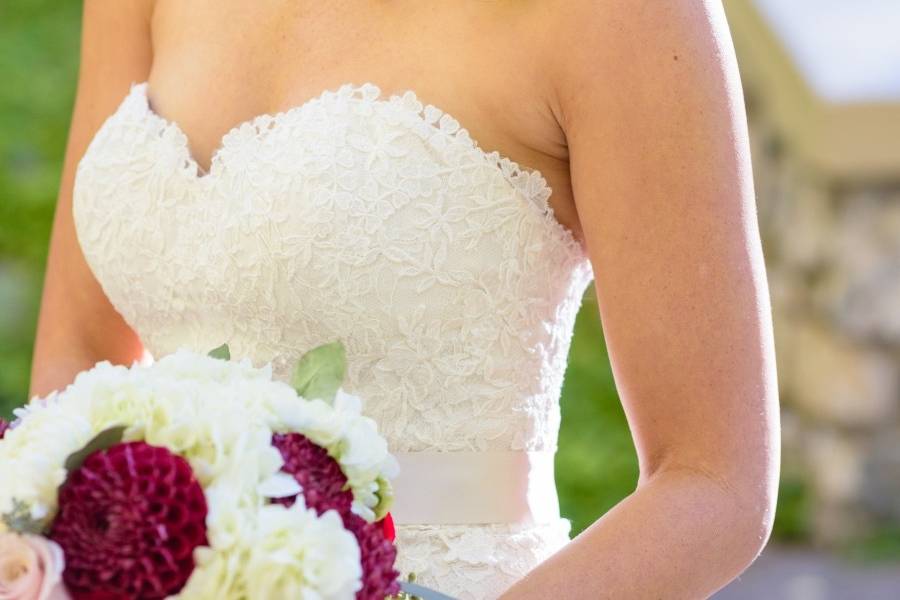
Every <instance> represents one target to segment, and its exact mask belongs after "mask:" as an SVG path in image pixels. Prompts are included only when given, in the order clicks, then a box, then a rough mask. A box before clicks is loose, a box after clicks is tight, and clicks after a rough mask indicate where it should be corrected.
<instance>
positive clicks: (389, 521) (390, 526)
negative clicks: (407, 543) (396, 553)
mask: <svg viewBox="0 0 900 600" xmlns="http://www.w3.org/2000/svg"><path fill="white" fill-rule="evenodd" d="M381 528H382V531H384V537H385V538H387V539H388V541H391V542H393V541H394V540H396V539H397V530H396V529H395V528H394V517H392V516H391V513H388V514H386V515H384V518H383V519H382V520H381Z"/></svg>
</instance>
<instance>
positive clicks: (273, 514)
mask: <svg viewBox="0 0 900 600" xmlns="http://www.w3.org/2000/svg"><path fill="white" fill-rule="evenodd" d="M361 588H362V566H361V564H360V551H359V545H358V544H357V542H356V538H355V537H354V536H353V534H352V533H350V532H349V531H347V530H346V529H344V526H343V522H342V520H341V517H340V515H338V513H337V512H335V511H334V510H329V511H326V512H324V513H322V515H320V516H317V515H316V512H315V510H313V509H311V508H306V507H305V506H304V504H303V502H295V503H294V504H293V506H291V507H290V508H286V507H284V506H281V505H279V504H270V505H268V506H265V507H263V508H262V509H261V510H260V512H259V522H258V526H257V530H256V535H255V538H254V540H253V543H252V544H251V545H250V549H249V556H248V560H247V568H246V590H247V593H248V596H249V597H250V598H298V599H305V598H309V599H313V598H323V599H334V600H339V599H341V598H348V599H352V598H354V597H355V596H356V592H357V591H358V590H360V589H361Z"/></svg>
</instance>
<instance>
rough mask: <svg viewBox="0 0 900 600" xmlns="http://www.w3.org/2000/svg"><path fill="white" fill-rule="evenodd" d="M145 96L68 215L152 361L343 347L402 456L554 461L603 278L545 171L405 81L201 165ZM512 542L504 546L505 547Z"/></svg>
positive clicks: (318, 102)
mask: <svg viewBox="0 0 900 600" xmlns="http://www.w3.org/2000/svg"><path fill="white" fill-rule="evenodd" d="M147 86H148V84H147V82H143V83H133V84H132V85H131V88H130V90H129V92H128V94H127V95H126V97H125V98H124V99H123V100H122V102H121V104H120V105H119V106H118V107H117V108H116V110H115V112H114V113H113V114H112V115H110V116H109V118H108V119H107V120H106V121H105V122H104V123H103V124H102V125H101V127H100V128H99V130H98V131H97V133H96V135H95V136H94V138H93V139H92V140H91V142H90V144H89V146H88V148H87V150H86V152H85V154H84V156H83V157H82V159H81V160H80V162H79V163H78V166H77V171H76V176H75V181H74V187H73V214H74V219H75V225H76V230H77V235H78V239H79V242H80V244H81V248H82V250H83V252H84V256H85V258H86V260H87V262H88V264H89V266H90V268H91V269H92V271H93V273H94V274H95V276H96V278H97V280H98V281H99V283H100V285H101V286H102V288H103V290H104V292H105V293H106V295H107V296H108V297H109V299H110V301H111V302H112V304H113V305H114V306H115V308H116V309H117V310H118V311H119V312H120V313H121V315H122V316H123V318H124V319H125V320H126V322H128V324H129V325H130V326H131V327H133V328H134V330H135V331H136V332H137V333H138V334H139V335H140V337H141V340H142V341H143V343H144V345H145V347H146V348H147V349H148V351H149V352H150V353H151V354H152V355H153V356H161V355H163V354H167V353H170V352H172V351H174V350H176V349H177V348H179V347H188V348H192V349H195V350H198V351H207V350H209V349H211V348H214V347H216V346H218V345H220V344H222V343H223V342H227V343H228V345H229V347H230V349H231V353H232V355H233V356H238V357H249V358H250V359H251V360H252V361H253V362H254V363H256V364H262V363H266V362H271V363H272V366H273V373H274V375H275V376H276V377H278V378H280V379H284V380H287V379H288V378H289V375H290V373H289V369H290V367H291V365H293V363H294V362H295V360H296V359H297V357H298V356H299V355H300V354H301V353H302V352H304V351H305V350H307V349H309V348H311V347H314V346H316V345H319V344H321V343H325V342H329V341H332V340H335V339H341V340H342V341H343V342H344V345H345V347H346V350H347V361H348V372H347V377H346V381H345V386H344V387H345V389H347V391H349V392H351V393H354V394H357V395H359V396H360V397H361V398H363V399H364V402H365V411H366V413H367V414H368V415H370V416H371V417H373V418H374V419H375V420H376V421H377V422H378V424H379V427H380V430H381V431H382V432H383V433H384V434H385V436H386V438H387V440H388V443H389V444H390V446H391V449H392V450H393V451H395V452H399V453H406V452H423V451H436V452H486V451H491V452H497V451H499V452H504V451H516V450H521V451H531V452H553V451H555V448H556V440H557V430H558V426H559V416H560V415H559V393H560V389H561V386H562V380H563V375H564V372H565V368H566V359H567V355H568V350H569V346H570V339H571V335H572V328H573V325H574V320H575V316H576V313H577V312H578V309H579V307H580V305H581V300H582V297H583V294H584V292H585V289H586V287H587V286H588V284H589V283H590V281H591V280H592V278H593V271H592V268H591V264H590V262H589V260H588V257H587V254H586V252H585V250H584V248H583V247H582V245H581V244H580V243H579V242H578V241H577V240H576V239H575V238H574V236H573V235H572V234H571V232H570V231H569V230H568V229H567V228H565V227H564V226H562V225H561V224H560V223H559V222H558V221H557V220H556V219H555V217H554V215H553V212H552V209H551V208H550V205H549V203H548V199H549V197H550V195H551V189H550V187H549V185H548V184H547V182H546V180H545V178H544V177H543V176H542V175H541V173H540V172H539V171H537V170H529V169H526V168H523V167H521V166H520V165H518V164H516V163H515V162H513V161H512V160H510V159H508V158H506V157H504V156H501V155H500V154H499V153H498V152H496V151H495V152H486V151H484V150H482V149H481V148H480V147H479V146H478V144H477V143H476V142H475V141H474V140H473V139H472V138H470V137H469V134H468V132H467V130H466V129H465V128H463V127H461V126H460V124H459V123H458V122H457V121H456V120H455V119H454V118H453V117H452V116H450V115H449V114H447V113H446V112H444V111H442V110H441V109H439V108H437V107H435V106H433V105H428V104H424V103H423V102H422V101H420V100H419V99H418V98H417V96H416V94H415V93H414V92H413V91H411V90H406V91H404V92H402V93H398V94H393V95H391V96H390V97H384V96H383V95H382V93H381V90H380V89H379V87H378V86H377V85H375V84H373V83H363V84H359V85H356V84H350V83H348V84H344V85H342V86H341V87H339V88H337V89H334V90H327V91H325V92H323V93H321V94H320V95H319V96H317V97H315V98H312V99H310V100H308V101H307V102H305V103H303V104H302V105H299V106H297V107H295V108H292V109H290V110H287V111H285V112H281V113H277V114H274V115H268V114H267V115H260V116H258V117H255V118H253V119H252V120H248V121H246V122H243V123H241V124H239V125H237V126H235V127H234V128H232V129H231V130H230V131H229V132H228V133H227V134H226V135H225V136H224V137H223V138H222V140H221V143H220V145H219V148H218V149H217V150H216V152H215V154H214V156H213V159H212V162H211V166H210V169H209V172H208V173H204V172H203V171H202V170H201V169H200V167H199V165H198V164H197V162H196V161H195V160H194V159H193V157H192V156H191V153H190V151H189V149H188V147H189V146H188V140H187V137H186V136H185V134H184V132H183V131H182V130H181V129H180V128H179V126H178V125H177V124H176V123H174V122H171V121H168V120H167V119H165V118H163V117H162V116H160V115H159V114H157V113H156V112H155V111H154V110H153V108H152V107H151V105H150V102H149V100H148V96H147ZM401 468H402V462H401ZM548 485H550V486H552V485H553V483H552V474H551V475H550V481H549V482H548ZM557 525H558V524H555V523H554V524H551V525H550V526H552V527H554V528H557V529H555V531H558V526H557ZM491 527H492V529H491V530H490V531H491V535H494V534H497V535H500V534H502V531H505V530H502V527H501V530H502V531H501V530H498V529H497V527H498V526H493V525H492V526H491ZM416 531H420V530H416ZM444 531H445V532H446V531H449V530H444ZM473 531H474V530H473V529H471V528H469V529H466V528H462V529H459V531H458V533H459V534H460V535H462V536H463V537H464V538H465V537H466V536H469V537H468V538H467V539H469V541H470V542H471V541H472V540H471V535H470V534H471V533H472V532H473ZM485 531H487V530H485ZM498 531H500V533H497V532H498ZM412 532H413V528H410V529H409V532H408V534H409V535H410V536H412V535H413V533H412ZM426 534H427V533H423V534H422V535H426ZM427 535H431V536H432V537H430V538H428V539H427V541H428V544H431V545H433V544H438V542H437V538H435V537H434V535H436V534H435V533H434V532H432V534H427ZM485 535H487V533H485ZM502 535H503V540H504V541H503V542H502V543H500V542H497V543H498V544H500V545H499V546H496V547H498V548H500V547H501V546H502V545H503V544H509V543H512V542H511V541H510V540H513V539H514V538H513V537H510V536H509V535H506V534H502ZM521 535H525V537H528V536H529V535H531V534H529V533H527V532H526V533H524V534H521ZM554 535H556V534H554ZM533 537H534V536H532V537H531V538H529V539H531V540H532V541H530V542H528V543H527V544H526V545H529V544H530V545H531V546H533V547H540V546H541V544H540V543H538V542H535V541H534V539H532V538H533ZM410 539H411V538H410ZM419 539H420V541H421V540H422V539H424V538H419ZM535 539H536V538H535ZM554 539H556V538H554ZM400 541H401V542H402V541H403V532H400ZM448 544H449V543H448ZM448 544H444V543H443V542H441V543H440V544H438V546H439V547H440V548H445V549H446V548H448V547H449V545H448ZM477 545H478V544H476V546H477ZM547 548H549V547H545V548H544V550H547ZM483 550H484V549H482V551H483ZM498 551H499V550H498ZM441 552H446V550H441ZM535 552H536V553H537V554H540V552H541V551H538V550H536V551H534V552H532V551H531V550H529V553H530V554H529V556H532V555H534V556H537V554H535ZM423 553H424V549H423V550H421V552H419V555H417V556H416V557H415V558H416V559H417V560H419V559H421V560H422V561H424V562H423V563H422V565H421V568H423V569H425V568H427V564H426V563H427V558H426V557H424V556H423V555H422V554H423ZM545 553H546V552H545ZM444 559H446V560H447V561H449V562H447V564H448V565H449V564H450V562H452V561H450V560H449V558H448V557H446V556H445V557H444ZM444 559H442V560H444ZM529 560H530V559H529ZM476 562H477V561H476ZM514 562H515V561H513V563H514ZM520 562H521V564H520V565H519V567H516V568H517V569H519V570H521V568H524V567H522V566H521V565H524V564H525V563H527V562H529V561H528V560H524V561H520ZM532 562H533V560H532ZM513 563H510V564H513ZM479 564H480V563H479ZM447 568H450V567H447ZM497 568H498V569H499V568H500V567H497ZM510 568H512V567H510ZM445 576H446V573H445ZM426 581H427V578H426ZM497 589H499V588H497ZM460 595H461V596H465V594H463V593H462V592H460ZM471 597H475V596H471Z"/></svg>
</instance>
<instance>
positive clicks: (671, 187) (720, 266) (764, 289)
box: [503, 0, 780, 600]
mask: <svg viewBox="0 0 900 600" xmlns="http://www.w3.org/2000/svg"><path fill="white" fill-rule="evenodd" d="M567 7H569V8H568V9H567V10H566V11H565V17H564V18H563V19H562V20H561V21H560V27H564V28H565V35H566V39H571V40H577V43H573V44H567V45H566V46H565V49H564V50H560V51H559V54H558V59H559V60H558V62H557V64H556V65H555V66H554V68H555V71H551V73H555V75H553V76H554V77H558V81H557V90H558V103H559V105H558V107H557V108H558V109H559V110H558V114H560V115H562V116H563V119H562V120H563V123H562V126H563V128H564V130H565V131H566V137H567V139H568V145H569V153H570V168H571V175H572V183H573V189H574V194H575V201H576V206H577V209H578V213H579V216H580V220H581V223H582V227H583V230H584V234H585V239H586V242H587V244H588V247H589V253H590V258H591V260H592V263H593V267H594V273H595V275H596V277H595V280H596V282H595V287H596V291H597V298H598V301H599V306H600V315H601V318H602V323H603V330H604V334H605V338H606V343H607V346H608V349H609V355H610V361H611V365H612V367H613V372H614V375H615V380H616V385H617V388H618V390H619V394H620V396H621V398H622V402H623V405H624V408H625V412H626V415H627V418H628V423H629V425H630V427H631V430H632V433H633V436H634V439H635V443H636V447H637V450H638V455H639V464H640V479H639V481H638V485H637V489H636V490H635V491H634V492H633V493H632V494H630V495H629V496H628V497H627V498H625V499H624V500H623V501H622V502H621V503H619V504H618V505H617V506H615V507H614V508H613V509H612V510H611V511H609V512H608V513H607V514H605V515H604V516H603V517H602V518H601V519H599V520H598V521H597V522H596V523H594V524H593V525H592V526H591V527H589V528H588V529H587V530H585V531H584V532H582V533H581V534H580V535H579V536H577V537H576V538H575V539H574V540H573V541H572V542H571V543H570V544H568V545H567V546H566V547H564V549H562V550H561V551H560V552H558V553H557V554H556V555H554V556H552V557H551V558H550V559H548V560H547V561H546V562H545V563H544V564H542V565H540V566H539V567H538V568H537V569H535V570H534V571H533V572H532V573H531V574H530V575H529V576H527V577H526V578H525V579H524V580H522V581H521V582H519V583H517V584H516V585H515V586H513V587H512V588H511V589H510V590H509V591H508V592H507V594H506V595H504V596H503V598H504V600H514V599H515V600H520V599H525V598H567V599H573V600H574V599H579V598H586V599H587V598H590V599H597V598H616V599H619V598H654V599H657V598H666V599H670V598H705V597H708V596H709V595H711V594H712V593H713V592H715V591H716V590H718V589H720V588H721V587H722V586H724V585H725V584H727V583H728V582H729V581H730V580H732V579H733V578H735V577H736V576H737V575H738V574H740V573H741V571H743V570H744V569H745V568H746V567H747V566H748V565H749V564H750V563H751V562H752V561H753V560H754V559H755V558H756V557H757V555H758V554H759V552H760V551H761V550H762V548H763V546H764V545H765V543H766V542H767V540H768V537H769V535H770V532H771V527H772V519H773V515H774V508H775V497H776V492H777V486H778V484H777V479H778V470H779V467H778V465H779V458H780V444H779V411H778V392H777V387H776V370H775V354H774V347H773V335H772V323H771V314H770V304H769V297H768V294H769V292H768V284H767V281H766V274H765V268H764V263H763V255H762V250H761V242H760V237H759V232H758V229H757V218H756V206H755V192H754V187H753V182H752V175H751V162H750V155H749V144H748V136H747V128H746V116H745V109H744V104H743V98H742V92H741V84H740V78H739V74H738V71H737V64H736V60H735V56H734V50H733V47H732V42H731V37H730V33H729V31H728V29H727V24H726V21H725V16H724V12H723V9H722V6H721V3H720V2H718V1H714V0H708V1H700V0H697V1H691V2H685V1H680V0H679V1H676V0H665V1H659V0H640V1H637V2H635V1H634V0H614V1H604V2H594V1H588V0H579V1H577V2H572V3H567Z"/></svg>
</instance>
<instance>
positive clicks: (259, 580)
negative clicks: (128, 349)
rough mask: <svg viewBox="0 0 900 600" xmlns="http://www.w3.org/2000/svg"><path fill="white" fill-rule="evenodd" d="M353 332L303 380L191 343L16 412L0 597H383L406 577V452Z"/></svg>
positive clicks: (2, 486)
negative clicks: (400, 510) (401, 489)
mask: <svg viewBox="0 0 900 600" xmlns="http://www.w3.org/2000/svg"><path fill="white" fill-rule="evenodd" d="M343 375H344V349H343V346H342V345H341V344H340V343H339V342H335V343H332V344H326V345H324V346H320V347H318V348H316V349H314V350H312V351H310V352H308V353H307V354H305V355H304V356H303V357H302V358H301V359H300V361H299V362H298V364H297V367H296V369H295V371H294V373H293V378H292V380H291V383H290V384H287V383H284V382H279V381H274V380H273V379H272V377H271V366H270V365H266V366H264V367H261V368H256V367H254V366H252V365H251V364H250V362H249V360H247V359H244V360H241V361H235V360H230V356H229V355H228V348H227V346H224V345H223V346H221V347H220V348H217V349H216V350H214V351H212V352H211V353H210V354H209V355H204V354H197V353H193V352H189V351H187V350H179V351H177V352H175V353H173V354H170V355H167V356H165V357H163V358H162V359H160V360H158V361H156V362H155V363H153V364H152V365H149V366H148V365H140V364H138V363H135V364H134V365H132V366H131V367H130V368H128V367H125V366H121V365H112V364H110V363H109V362H108V361H103V362H99V363H97V364H96V365H95V366H94V367H93V368H92V369H89V370H87V371H84V372H82V373H79V374H78V375H77V377H76V378H75V380H74V382H73V383H72V384H70V385H69V386H68V387H67V388H66V389H65V390H64V391H62V392H52V393H51V394H49V395H48V396H47V397H46V398H36V399H35V400H34V401H33V402H31V403H30V404H29V405H28V406H26V407H23V408H20V409H17V410H16V411H15V415H16V417H17V418H16V419H15V421H14V422H13V423H12V424H6V423H3V422H0V598H3V599H4V600H7V599H8V600H19V599H26V598H27V599H31V598H34V599H38V598H40V599H47V598H53V599H65V598H71V599H73V600H100V599H103V600H118V599H123V600H124V599H133V598H141V599H148V600H152V599H163V598H166V599H169V600H174V599H184V600H201V599H210V600H228V599H236V600H238V599H240V600H244V599H254V600H255V599H270V598H271V599H276V598H277V599H301V598H303V599H307V598H309V599H312V598H323V599H324V598H335V599H338V598H360V599H374V598H378V599H381V598H384V597H385V596H389V595H393V594H397V593H399V590H400V584H399V582H398V576H399V574H398V573H397V571H396V570H395V569H394V560H395V557H396V548H395V547H394V545H393V543H392V542H393V526H392V522H391V519H390V514H389V512H388V511H389V508H390V506H391V501H392V492H391V484H390V481H391V478H392V477H394V476H395V475H396V473H397V470H398V465H397V462H396V459H395V458H394V457H393V456H392V455H391V454H390V453H389V452H388V448H387V443H386V441H385V439H384V438H383V437H382V436H381V435H379V433H378V431H377V427H376V424H375V422H374V421H373V420H372V419H370V418H368V417H365V416H363V415H362V413H361V401H360V399H359V398H357V397H355V396H353V395H350V394H348V393H346V392H344V390H343V389H341V387H340V383H341V381H342V378H343Z"/></svg>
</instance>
